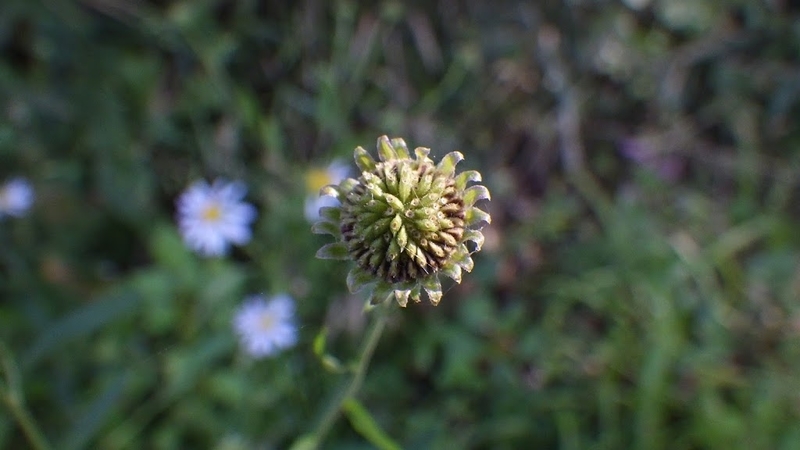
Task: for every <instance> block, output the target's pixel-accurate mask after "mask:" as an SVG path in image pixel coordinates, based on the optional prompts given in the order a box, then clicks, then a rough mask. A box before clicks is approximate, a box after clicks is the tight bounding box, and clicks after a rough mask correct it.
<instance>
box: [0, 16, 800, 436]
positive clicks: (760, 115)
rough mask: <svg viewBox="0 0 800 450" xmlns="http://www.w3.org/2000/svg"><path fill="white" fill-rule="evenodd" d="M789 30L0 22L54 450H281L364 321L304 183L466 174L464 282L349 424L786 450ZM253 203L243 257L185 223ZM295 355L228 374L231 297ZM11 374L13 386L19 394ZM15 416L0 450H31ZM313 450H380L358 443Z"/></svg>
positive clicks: (29, 368)
mask: <svg viewBox="0 0 800 450" xmlns="http://www.w3.org/2000/svg"><path fill="white" fill-rule="evenodd" d="M796 3H797V2H794V1H789V0H783V1H781V0H771V1H767V0H764V1H760V0H649V1H648V0H627V1H612V0H571V1H570V0H563V1H556V0H549V1H537V2H534V1H531V2H510V1H505V2H504V1H492V2H489V1H485V2H484V1H477V0H473V1H458V0H439V1H430V2H422V1H420V2H400V1H379V2H374V3H372V2H365V3H364V4H363V5H362V4H359V3H357V2H352V1H330V2H326V1H322V0H305V1H296V2H266V1H264V2H259V1H254V0H243V1H225V0H200V1H188V0H187V1H170V0H158V1H156V0H151V1H146V0H140V1H122V0H83V1H75V2H72V1H63V0H47V1H45V0H39V1H33V0H5V1H3V3H2V6H0V57H2V60H1V61H0V181H2V180H5V179H8V178H11V177H13V176H25V177H27V178H28V179H30V181H31V182H32V184H33V186H34V188H35V190H36V197H37V198H36V204H35V206H34V208H33V210H32V211H31V212H30V214H28V215H27V216H26V217H24V218H20V219H13V220H12V219H9V218H6V219H4V220H3V221H2V222H0V337H2V340H3V342H4V345H6V346H7V347H8V348H9V349H10V352H11V353H12V354H13V358H14V361H15V363H14V365H16V366H17V368H18V370H19V371H20V375H21V380H22V383H23V391H24V394H25V397H26V399H27V403H28V406H29V409H30V410H31V412H32V414H33V416H34V417H35V419H36V421H37V422H38V424H39V426H40V427H41V428H42V429H43V431H44V434H45V435H47V437H48V438H49V440H50V441H51V442H52V443H53V444H54V447H55V448H59V449H78V448H103V449H121V448H153V449H172V448H216V449H239V448H242V449H245V448H288V447H289V446H290V445H291V443H292V442H293V441H294V440H295V439H296V438H297V437H298V436H300V435H302V434H303V433H306V432H308V431H309V430H310V429H311V428H312V427H313V425H314V424H315V421H316V420H317V418H318V416H319V412H320V411H321V410H322V409H323V408H324V406H325V405H326V404H327V399H328V398H329V396H330V395H332V394H333V393H334V392H335V391H336V389H337V386H338V385H339V382H340V381H341V380H342V376H341V375H337V374H334V373H331V372H329V371H326V369H325V368H324V367H323V365H322V364H321V362H320V360H319V359H318V358H317V357H316V356H315V355H314V353H313V352H312V350H311V348H312V341H313V339H314V336H316V335H317V333H318V332H319V331H320V330H321V329H322V328H323V327H326V328H327V330H328V333H329V335H328V347H329V351H330V352H331V353H332V354H334V355H336V356H337V357H339V358H341V359H342V360H343V361H348V360H350V359H351V358H354V357H355V356H356V353H357V348H358V343H359V341H360V339H361V336H362V335H363V332H364V330H363V327H364V326H365V323H366V321H367V318H366V317H364V316H363V315H362V314H361V306H362V302H363V300H364V299H363V298H361V297H358V296H355V297H354V296H351V295H349V294H348V293H347V290H346V288H345V274H346V271H347V267H344V266H343V265H341V264H336V263H332V262H330V261H321V260H317V259H315V258H314V253H315V251H316V249H317V248H318V247H319V246H320V245H322V244H323V243H324V242H326V240H327V239H326V238H325V237H320V236H315V235H312V234H311V233H310V231H309V230H310V225H309V223H308V222H307V221H306V220H305V218H304V217H303V202H304V200H305V198H306V196H307V195H311V194H313V193H309V192H307V191H306V182H305V177H306V175H307V174H308V173H309V171H311V170H313V169H315V168H320V167H324V166H325V165H326V164H327V163H329V162H330V161H332V160H334V159H336V158H343V159H345V160H348V161H349V160H350V159H349V158H351V155H352V150H353V148H354V147H355V146H356V145H362V146H364V147H365V148H367V149H369V150H370V151H373V150H374V145H375V144H374V143H375V140H376V139H377V137H378V136H380V135H382V134H388V135H390V136H393V137H394V136H402V137H404V138H405V139H406V141H407V142H408V143H409V146H411V147H412V148H413V147H415V146H425V147H431V148H432V149H433V150H432V155H433V156H434V158H435V159H438V158H441V157H442V156H443V155H445V154H446V153H448V152H450V151H453V150H459V151H461V152H462V153H464V155H465V156H466V160H465V161H464V162H463V163H461V165H460V166H459V167H460V168H461V169H465V168H467V169H478V170H480V171H481V172H482V173H483V175H484V183H483V184H485V185H486V186H487V187H488V188H489V189H490V190H491V192H492V194H493V200H492V202H491V203H489V204H488V205H486V208H488V210H489V211H490V213H491V214H492V218H493V222H492V224H491V225H490V226H489V227H487V228H486V229H485V231H484V234H485V235H486V238H487V239H486V245H485V246H484V250H483V251H482V252H481V253H480V254H478V255H476V267H475V270H474V271H473V273H471V274H469V275H465V279H464V282H463V283H462V284H461V285H445V289H446V291H447V292H446V293H445V295H444V299H443V300H442V303H441V304H440V305H439V306H438V307H435V308H434V307H431V306H429V305H424V304H420V305H410V306H409V307H408V308H407V309H405V310H402V311H399V312H398V313H397V314H395V315H394V316H393V318H392V321H391V324H390V327H389V329H388V330H387V331H386V332H385V334H384V336H383V339H382V340H381V342H380V345H379V346H378V349H377V353H376V356H375V359H374V361H373V364H372V366H371V367H370V370H369V374H368V376H367V381H366V383H365V386H364V388H363V390H362V392H361V394H360V396H359V398H360V400H361V401H362V404H363V405H364V406H365V407H366V408H367V410H369V411H370V413H371V414H372V416H373V418H374V419H375V421H376V423H377V424H378V425H379V426H380V427H381V428H382V429H383V431H384V432H385V433H386V434H387V435H388V436H390V437H391V438H392V439H393V440H394V441H395V442H396V443H397V444H398V445H400V446H402V447H403V448H475V449H517V448H533V447H536V448H563V449H583V448H592V449H620V448H638V449H705V448H720V449H721V448H724V449H732V448H748V449H796V448H800V303H799V302H798V300H799V299H800V232H798V220H797V219H798V213H800V198H799V197H798V177H800V171H799V169H800V65H798V59H799V57H800V21H798V15H797V12H798V10H800V7H798V5H797V4H796ZM216 177H226V178H229V179H241V180H244V181H245V182H246V183H247V185H248V187H249V196H248V201H249V202H251V203H253V204H254V205H256V206H257V207H258V209H259V219H258V221H257V222H256V224H255V227H254V239H253V241H252V242H251V243H250V244H248V245H247V246H245V247H243V248H239V249H236V250H235V251H234V252H233V253H232V254H231V255H230V256H229V257H228V258H223V259H211V260H209V259H203V258H200V257H198V256H196V255H194V254H192V253H190V252H189V251H188V250H187V249H186V248H185V247H184V246H183V243H182V241H181V240H180V237H179V235H178V233H177V230H176V227H175V224H174V199H175V198H176V197H177V196H178V195H179V194H180V192H181V191H182V190H183V189H184V188H185V187H186V186H187V185H188V184H189V183H191V182H192V181H195V180H197V179H200V178H206V179H213V178H216ZM255 292H261V293H264V294H265V295H270V294H274V293H278V292H288V293H289V294H290V295H292V296H293V297H294V298H295V300H296V301H297V304H298V318H297V319H298V323H299V324H300V326H301V330H300V335H301V340H300V342H299V344H298V345H297V346H296V347H295V348H294V349H291V350H289V351H286V352H284V353H282V354H280V355H279V356H277V357H275V358H271V359H265V360H260V361H252V360H249V359H248V358H247V357H246V356H245V355H243V354H241V351H240V350H238V349H237V343H236V341H235V337H234V335H233V334H232V330H231V324H230V321H231V317H232V315H233V314H234V312H235V310H236V308H237V306H238V305H239V304H240V303H241V301H242V299H243V298H244V296H245V295H247V294H250V293H255ZM8 370H9V369H8V368H6V373H5V374H4V375H5V378H4V380H6V383H7V378H8V373H7V372H8ZM2 411H3V412H2V413H0V448H8V449H18V448H27V446H28V445H29V444H28V443H27V441H26V440H25V438H24V436H23V435H22V434H21V432H20V429H19V427H18V425H17V423H16V422H15V421H14V420H13V419H12V417H11V415H10V414H8V413H7V410H6V409H3V410H2ZM323 447H324V448H330V449H353V448H365V449H366V448H373V447H372V444H370V443H369V442H368V440H367V438H365V437H364V436H362V435H361V434H360V433H359V432H357V431H356V429H355V428H354V427H352V426H351V423H350V422H349V421H348V420H346V419H344V418H343V419H340V420H339V421H338V422H337V424H336V426H335V427H334V429H333V431H332V433H331V435H330V436H329V437H328V439H327V440H326V441H325V444H324V446H323Z"/></svg>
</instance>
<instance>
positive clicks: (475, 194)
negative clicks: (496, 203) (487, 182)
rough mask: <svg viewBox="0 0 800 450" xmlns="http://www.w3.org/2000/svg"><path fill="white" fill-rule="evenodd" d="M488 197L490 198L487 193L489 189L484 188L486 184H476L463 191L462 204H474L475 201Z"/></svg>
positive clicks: (468, 205)
mask: <svg viewBox="0 0 800 450" xmlns="http://www.w3.org/2000/svg"><path fill="white" fill-rule="evenodd" d="M489 199H491V194H489V189H486V186H482V185H479V184H478V185H475V186H471V187H469V188H468V189H467V190H466V191H464V206H466V207H470V206H472V205H474V204H475V202H477V201H480V200H489Z"/></svg>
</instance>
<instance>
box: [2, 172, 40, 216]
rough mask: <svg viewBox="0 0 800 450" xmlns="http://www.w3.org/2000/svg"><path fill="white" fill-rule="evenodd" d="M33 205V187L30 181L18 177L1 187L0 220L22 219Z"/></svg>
mask: <svg viewBox="0 0 800 450" xmlns="http://www.w3.org/2000/svg"><path fill="white" fill-rule="evenodd" d="M31 205H33V187H31V184H30V183H29V182H28V180H26V179H24V178H21V177H17V178H12V179H10V180H8V181H7V182H6V183H5V184H4V185H2V186H0V219H2V218H3V216H13V217H22V216H23V215H25V213H26V212H28V210H29V209H30V208H31Z"/></svg>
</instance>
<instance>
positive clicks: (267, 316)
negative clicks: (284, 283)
mask: <svg viewBox="0 0 800 450" xmlns="http://www.w3.org/2000/svg"><path fill="white" fill-rule="evenodd" d="M233 329H234V331H235V332H236V334H237V335H238V336H239V342H240V343H241V345H242V347H243V348H244V350H245V352H246V353H247V354H248V355H250V356H252V357H254V358H262V357H265V356H271V355H274V354H276V353H278V352H279V351H281V350H283V349H287V348H289V347H292V346H294V344H295V343H296V342H297V327H296V326H295V324H294V301H293V300H292V298H291V297H289V296H288V295H286V294H279V295H276V296H274V297H272V298H270V299H269V300H267V299H266V298H264V296H262V295H252V296H249V297H247V298H246V299H245V302H244V304H242V306H241V307H240V308H239V311H238V312H237V313H236V316H235V317H234V319H233Z"/></svg>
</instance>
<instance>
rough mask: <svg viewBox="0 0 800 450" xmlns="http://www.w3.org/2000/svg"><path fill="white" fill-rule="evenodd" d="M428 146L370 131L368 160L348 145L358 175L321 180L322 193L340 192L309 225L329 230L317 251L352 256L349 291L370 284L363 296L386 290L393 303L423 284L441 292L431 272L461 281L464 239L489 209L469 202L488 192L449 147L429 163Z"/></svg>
mask: <svg viewBox="0 0 800 450" xmlns="http://www.w3.org/2000/svg"><path fill="white" fill-rule="evenodd" d="M429 152H430V150H429V149H427V148H423V147H419V148H417V149H415V151H414V157H412V156H411V153H410V152H409V151H408V147H407V146H406V144H405V142H404V141H403V140H402V139H399V138H395V139H392V140H389V138H388V137H386V136H382V137H380V138H379V139H378V157H379V161H375V160H374V159H373V158H372V156H370V154H369V153H368V152H367V151H366V150H364V149H363V148H361V147H358V148H356V150H355V154H354V157H355V161H356V165H357V166H358V167H359V169H361V171H362V172H361V175H360V176H359V177H358V179H347V180H344V181H342V182H341V183H339V185H335V186H328V187H326V188H324V189H323V190H322V193H323V194H327V195H332V196H335V197H337V198H338V199H340V201H341V205H339V206H338V207H336V208H337V210H336V211H326V214H321V217H322V219H321V221H322V222H324V225H323V224H317V225H316V226H315V227H314V228H313V229H312V230H313V231H314V232H319V233H327V234H331V235H333V236H334V237H335V238H336V239H337V242H334V243H331V244H327V245H325V246H324V247H322V248H321V249H320V251H319V252H318V253H317V256H319V257H322V258H334V259H349V260H352V261H354V262H355V264H356V267H354V268H353V269H352V270H351V272H350V274H349V275H348V278H347V279H348V288H349V289H350V290H351V291H353V292H356V291H358V290H360V289H361V288H363V287H364V286H366V285H372V297H371V302H372V303H377V302H381V301H384V300H386V299H388V298H391V297H394V298H395V299H396V300H397V301H398V303H400V304H401V306H405V305H406V303H407V302H408V299H409V298H411V299H412V300H414V301H417V302H418V301H420V294H421V291H422V290H424V291H425V292H426V293H427V295H428V298H429V300H430V301H431V303H433V304H437V303H438V302H439V300H440V299H441V297H442V291H441V282H440V280H439V275H440V274H444V275H446V276H449V277H450V278H452V279H453V280H455V281H456V282H461V274H462V270H463V271H466V272H469V271H470V270H471V269H472V267H473V262H472V258H471V256H470V255H471V253H470V251H469V250H468V249H467V245H466V242H467V241H472V242H474V246H475V247H476V250H475V251H477V250H479V249H480V245H481V244H482V243H483V235H482V234H481V232H480V231H479V230H478V229H477V228H476V226H482V225H483V224H484V223H489V222H490V221H491V218H490V216H489V214H487V213H486V212H484V211H481V210H479V209H477V208H475V206H474V204H475V203H476V202H477V201H479V200H488V199H489V191H488V190H487V189H486V188H485V187H484V186H480V185H475V186H471V187H469V188H468V187H467V183H469V182H478V181H480V179H481V177H480V174H479V173H478V172H476V171H468V172H464V173H462V174H460V175H456V171H455V168H456V164H458V162H459V161H461V160H462V159H464V156H463V155H462V154H461V153H459V152H452V153H449V154H448V155H446V156H445V157H444V158H442V160H441V162H439V164H438V165H437V164H434V162H433V160H431V159H430V158H428V154H429Z"/></svg>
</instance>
